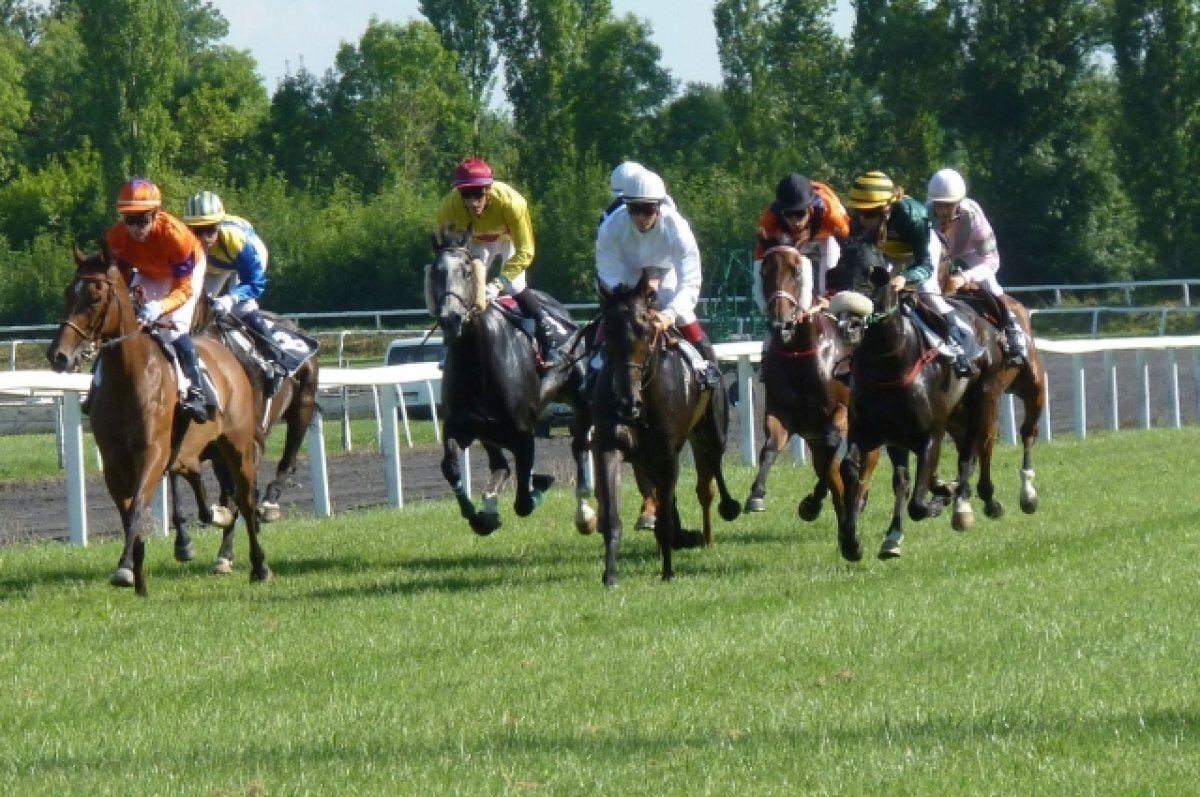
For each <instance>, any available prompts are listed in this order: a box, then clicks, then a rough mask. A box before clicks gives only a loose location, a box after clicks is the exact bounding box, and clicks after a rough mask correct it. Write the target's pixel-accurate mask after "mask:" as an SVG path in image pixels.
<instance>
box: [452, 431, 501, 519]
mask: <svg viewBox="0 0 1200 797" xmlns="http://www.w3.org/2000/svg"><path fill="white" fill-rule="evenodd" d="M462 451H463V447H462V446H460V445H459V444H458V441H456V440H455V439H454V438H453V437H451V436H450V435H449V434H447V433H446V430H445V429H444V428H443V430H442V476H443V477H444V478H445V479H446V481H448V482H449V483H450V487H451V489H453V490H454V500H455V501H457V502H458V512H459V514H460V515H462V516H463V517H464V518H465V519H466V520H467V522H468V523H469V524H470V526H471V530H472V531H474V532H475V533H476V534H478V535H480V536H484V537H486V536H487V535H488V534H491V533H492V532H493V531H495V530H496V529H497V528H499V526H498V525H492V522H493V521H498V520H499V515H494V516H492V517H491V518H489V519H488V520H486V521H485V520H484V519H483V518H482V516H481V515H480V514H479V513H478V512H476V511H475V502H474V501H472V500H471V496H470V495H468V494H467V488H466V485H464V484H463V480H462V468H461V467H460V466H459V455H460V454H461V453H462Z"/></svg>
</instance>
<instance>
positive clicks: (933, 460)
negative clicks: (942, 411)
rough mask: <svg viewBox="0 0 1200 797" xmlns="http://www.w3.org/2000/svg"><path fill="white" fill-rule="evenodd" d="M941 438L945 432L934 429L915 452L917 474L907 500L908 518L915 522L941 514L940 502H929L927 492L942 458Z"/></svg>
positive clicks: (935, 500)
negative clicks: (910, 494)
mask: <svg viewBox="0 0 1200 797" xmlns="http://www.w3.org/2000/svg"><path fill="white" fill-rule="evenodd" d="M943 437H945V430H943V429H935V430H934V431H933V433H932V434H931V435H930V436H929V440H928V441H927V442H926V443H925V445H924V446H923V447H922V448H921V450H920V451H917V452H915V453H916V455H917V474H916V476H915V477H914V479H913V491H912V496H911V497H910V498H909V500H908V516H909V517H910V518H911V519H912V520H914V521H917V522H920V521H922V520H925V519H926V518H931V517H937V516H938V515H940V514H942V502H941V501H939V500H937V499H934V500H929V497H930V496H929V491H930V489H931V488H932V486H933V477H934V476H935V475H936V473H937V466H938V461H939V460H940V459H941V456H942V438H943Z"/></svg>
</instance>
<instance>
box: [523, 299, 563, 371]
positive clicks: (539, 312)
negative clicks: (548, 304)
mask: <svg viewBox="0 0 1200 797" xmlns="http://www.w3.org/2000/svg"><path fill="white" fill-rule="evenodd" d="M513 299H515V300H516V302H517V305H518V306H519V307H520V308H521V311H522V312H523V313H525V315H527V316H528V317H530V318H532V319H533V320H534V323H535V324H536V325H537V326H536V327H535V331H534V334H535V335H536V336H537V342H538V348H539V349H541V351H542V362H543V363H545V364H546V367H547V368H549V369H554V368H558V367H559V366H561V365H562V364H563V357H562V352H560V351H559V350H558V345H557V343H556V342H555V336H556V334H557V333H558V331H559V329H560V327H559V325H558V324H557V323H556V322H555V321H554V319H552V318H550V316H549V315H548V314H547V313H546V308H544V307H542V303H541V301H540V300H539V299H538V297H537V294H535V293H534V292H533V291H531V290H529V289H528V288H526V289H525V290H523V291H521V292H520V293H518V294H515V295H514V296H513Z"/></svg>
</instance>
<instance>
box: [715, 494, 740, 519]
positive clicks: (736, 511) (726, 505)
mask: <svg viewBox="0 0 1200 797" xmlns="http://www.w3.org/2000/svg"><path fill="white" fill-rule="evenodd" d="M717 514H718V515H720V516H721V519H722V520H724V521H725V522H727V523H728V522H729V521H731V520H737V517H738V515H740V514H742V505H741V504H739V503H738V502H737V501H736V500H734V499H733V498H722V499H721V502H720V503H719V504H717Z"/></svg>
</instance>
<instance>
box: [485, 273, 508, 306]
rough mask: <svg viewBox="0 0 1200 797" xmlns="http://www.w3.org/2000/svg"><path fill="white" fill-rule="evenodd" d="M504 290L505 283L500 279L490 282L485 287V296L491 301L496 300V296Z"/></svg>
mask: <svg viewBox="0 0 1200 797" xmlns="http://www.w3.org/2000/svg"><path fill="white" fill-rule="evenodd" d="M503 290H504V285H503V284H502V283H501V282H500V280H498V279H494V280H492V281H491V282H489V283H488V284H487V285H486V286H485V287H484V289H483V297H484V298H485V299H487V301H489V302H494V301H496V297H497V296H499V295H500V293H501V292H502V291H503Z"/></svg>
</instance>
